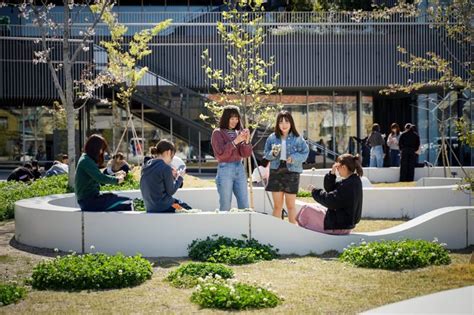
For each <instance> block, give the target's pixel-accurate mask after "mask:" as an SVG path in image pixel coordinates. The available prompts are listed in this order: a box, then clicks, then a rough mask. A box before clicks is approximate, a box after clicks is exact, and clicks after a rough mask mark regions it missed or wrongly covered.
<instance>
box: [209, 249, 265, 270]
mask: <svg viewBox="0 0 474 315" xmlns="http://www.w3.org/2000/svg"><path fill="white" fill-rule="evenodd" d="M273 258H274V257H273V255H272V254H271V253H269V252H268V251H266V250H263V249H257V248H252V247H245V248H240V247H230V246H225V245H222V246H221V248H220V249H218V250H216V251H214V253H213V254H212V255H211V257H209V258H208V259H207V261H210V262H220V263H224V264H229V265H245V264H253V263H255V262H257V261H261V260H272V259H273Z"/></svg>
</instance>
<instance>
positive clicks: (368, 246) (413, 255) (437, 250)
mask: <svg viewBox="0 0 474 315" xmlns="http://www.w3.org/2000/svg"><path fill="white" fill-rule="evenodd" d="M339 260H340V261H342V262H348V263H350V264H353V265H355V266H358V267H365V268H378V269H388V270H403V269H415V268H421V267H426V266H430V265H447V264H449V263H450V262H451V259H450V257H449V254H448V251H447V250H446V249H445V248H444V247H443V246H442V245H441V244H438V243H437V242H427V241H424V240H408V239H407V240H401V241H380V242H370V243H366V242H361V243H360V244H359V245H352V246H349V248H347V249H346V250H344V252H343V253H342V255H341V256H340V257H339Z"/></svg>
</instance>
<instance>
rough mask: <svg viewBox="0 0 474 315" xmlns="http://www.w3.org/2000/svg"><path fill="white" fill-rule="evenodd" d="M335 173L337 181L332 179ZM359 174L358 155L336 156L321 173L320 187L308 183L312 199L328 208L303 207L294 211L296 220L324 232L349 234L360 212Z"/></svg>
mask: <svg viewBox="0 0 474 315" xmlns="http://www.w3.org/2000/svg"><path fill="white" fill-rule="evenodd" d="M338 175H339V176H341V177H342V178H343V180H342V181H340V182H336V177H337V176H338ZM362 175H363V170H362V167H361V165H360V160H359V156H358V155H356V156H353V155H352V154H343V155H341V156H339V157H338V158H337V162H336V163H334V165H333V166H332V169H331V171H330V172H329V173H328V174H326V176H325V177H324V190H323V189H316V188H314V187H312V186H310V187H309V188H310V190H311V194H312V196H313V198H314V200H316V201H317V202H318V203H320V204H321V205H323V206H325V207H327V208H328V209H327V210H326V209H324V208H322V207H311V206H306V207H303V208H302V209H301V211H300V212H299V213H298V217H297V221H298V224H299V225H300V226H302V227H304V228H307V229H310V230H313V231H317V232H321V233H326V234H349V233H350V232H351V231H352V229H354V227H355V226H356V224H357V223H359V221H360V218H361V214H362V182H361V180H360V177H361V176H362Z"/></svg>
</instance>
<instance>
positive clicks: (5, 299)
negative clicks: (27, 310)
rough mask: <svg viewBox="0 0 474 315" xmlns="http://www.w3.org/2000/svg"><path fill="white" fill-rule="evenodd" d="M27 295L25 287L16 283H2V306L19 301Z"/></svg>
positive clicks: (0, 287)
mask: <svg viewBox="0 0 474 315" xmlns="http://www.w3.org/2000/svg"><path fill="white" fill-rule="evenodd" d="M25 296H26V289H25V288H23V287H21V286H18V285H16V284H10V283H0V306H5V305H8V304H12V303H17V302H18V301H20V300H21V299H23V298H24V297H25Z"/></svg>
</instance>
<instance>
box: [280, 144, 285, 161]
mask: <svg viewBox="0 0 474 315" xmlns="http://www.w3.org/2000/svg"><path fill="white" fill-rule="evenodd" d="M280 160H283V161H286V139H281V150H280Z"/></svg>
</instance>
